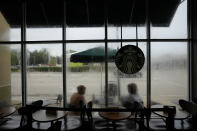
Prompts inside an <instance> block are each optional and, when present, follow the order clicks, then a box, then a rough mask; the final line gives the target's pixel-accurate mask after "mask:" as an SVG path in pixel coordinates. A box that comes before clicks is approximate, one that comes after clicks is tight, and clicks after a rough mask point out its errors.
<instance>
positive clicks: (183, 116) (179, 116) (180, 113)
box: [151, 105, 189, 120]
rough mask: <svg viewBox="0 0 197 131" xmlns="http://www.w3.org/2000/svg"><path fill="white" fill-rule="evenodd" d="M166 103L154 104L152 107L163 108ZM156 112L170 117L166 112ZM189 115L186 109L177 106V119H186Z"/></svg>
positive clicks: (175, 117)
mask: <svg viewBox="0 0 197 131" xmlns="http://www.w3.org/2000/svg"><path fill="white" fill-rule="evenodd" d="M163 106H164V105H152V106H151V108H163ZM156 114H158V115H160V116H163V117H168V114H166V113H164V112H161V111H160V112H156ZM188 117H189V114H188V113H187V112H185V111H183V110H182V109H181V108H177V107H176V113H175V116H174V119H175V120H184V119H186V118H188Z"/></svg>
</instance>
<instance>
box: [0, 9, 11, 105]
mask: <svg viewBox="0 0 197 131" xmlns="http://www.w3.org/2000/svg"><path fill="white" fill-rule="evenodd" d="M9 33H10V26H9V24H8V23H7V21H6V20H5V18H4V16H3V15H2V14H1V12H0V41H9V36H10V35H9ZM10 60H11V59H10V50H9V45H0V102H7V103H8V104H10V103H11V71H10V66H11V61H10Z"/></svg>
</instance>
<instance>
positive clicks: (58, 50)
mask: <svg viewBox="0 0 197 131" xmlns="http://www.w3.org/2000/svg"><path fill="white" fill-rule="evenodd" d="M26 57H27V59H26V62H27V101H28V102H32V101H35V100H48V101H49V102H50V103H51V105H50V106H58V107H62V106H63V84H62V83H63V82H62V77H63V76H62V44H28V45H27V49H26Z"/></svg>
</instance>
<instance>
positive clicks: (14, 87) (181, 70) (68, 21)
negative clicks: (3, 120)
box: [0, 0, 190, 107]
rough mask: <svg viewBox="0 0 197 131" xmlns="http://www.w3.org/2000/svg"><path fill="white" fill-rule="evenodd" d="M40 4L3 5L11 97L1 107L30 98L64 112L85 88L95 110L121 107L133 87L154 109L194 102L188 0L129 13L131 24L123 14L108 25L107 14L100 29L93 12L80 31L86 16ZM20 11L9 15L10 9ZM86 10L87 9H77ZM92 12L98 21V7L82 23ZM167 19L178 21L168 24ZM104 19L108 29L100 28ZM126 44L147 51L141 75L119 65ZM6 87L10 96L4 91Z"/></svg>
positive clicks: (0, 25)
mask: <svg viewBox="0 0 197 131" xmlns="http://www.w3.org/2000/svg"><path fill="white" fill-rule="evenodd" d="M38 1H39V0H35V1H27V2H25V3H23V6H21V4H22V3H20V2H19V3H17V2H16V3H15V4H16V5H15V4H14V5H11V4H10V3H9V2H8V3H2V4H1V2H0V50H3V51H4V52H2V51H0V70H2V71H6V70H7V72H5V73H4V74H2V73H1V74H0V90H3V91H4V92H7V93H8V94H9V95H8V96H9V98H7V96H4V97H2V98H1V97H0V101H3V100H8V101H12V103H14V104H18V103H21V101H22V97H23V98H24V99H26V101H27V102H31V101H35V100H40V99H42V100H49V101H50V102H51V103H52V104H51V106H60V107H63V106H67V104H69V103H70V97H71V95H72V94H73V93H74V92H76V91H77V86H78V85H84V86H85V87H86V94H85V99H86V101H90V100H93V101H94V103H95V104H94V106H95V107H102V106H105V105H119V104H121V98H122V97H124V96H125V95H127V94H128V91H127V85H128V84H129V83H132V82H134V83H136V84H137V86H138V92H139V94H140V95H141V96H142V99H143V101H144V105H145V106H148V107H149V106H151V104H167V105H177V104H178V103H177V101H178V99H188V95H189V92H188V90H189V88H190V87H189V86H188V85H189V79H188V78H189V75H188V74H189V70H188V67H189V63H190V62H189V57H188V56H189V53H190V52H188V47H189V39H188V31H187V30H188V28H189V27H188V18H187V17H188V16H187V14H188V12H187V6H188V4H187V3H188V2H187V0H184V1H182V2H181V1H180V2H178V4H176V5H175V3H171V4H174V5H172V7H169V10H168V7H165V6H166V5H165V4H161V5H160V6H158V7H157V6H152V5H151V6H150V7H151V9H150V8H149V11H150V12H149V13H147V12H146V11H147V10H146V9H144V8H145V7H147V6H145V3H144V5H143V6H139V7H138V8H134V9H133V10H134V13H136V12H138V11H139V14H140V15H138V17H137V15H135V14H132V12H129V13H128V12H127V13H128V14H130V16H131V17H132V19H129V18H128V20H127V21H126V24H125V23H124V22H123V23H119V24H117V21H118V20H117V21H116V19H112V18H113V17H114V18H116V15H112V17H109V18H108V19H109V21H108V22H109V23H105V24H104V21H105V20H104V15H103V16H102V17H98V23H97V24H98V25H97V24H92V23H93V22H95V21H96V20H97V19H91V13H90V14H88V18H86V17H84V19H83V21H82V23H81V25H80V21H77V20H78V17H77V18H74V17H76V16H78V14H77V13H76V12H73V15H71V14H72V13H71V12H69V11H66V12H64V11H65V10H66V7H67V6H66V5H65V6H63V5H64V4H65V3H62V1H61V2H59V3H58V2H55V1H50V2H48V3H47V1H39V2H38ZM66 2H67V1H66ZM163 2H164V1H163ZM164 3H165V2H164ZM69 4H72V3H71V1H69V2H68V3H67V5H69ZM150 4H151V3H150ZM19 5H20V6H19ZM51 5H53V6H51ZM13 6H15V8H14V9H13V10H12V11H10V12H9V13H7V14H6V12H7V8H8V7H9V8H12V7H13ZM78 7H80V5H79V4H78V5H76V6H75V7H73V8H78ZM99 7H100V6H99ZM53 8H57V10H53ZM83 8H84V7H83ZM154 8H156V9H158V10H162V9H165V11H163V12H162V11H161V12H160V13H161V16H162V18H161V19H159V18H157V17H159V16H157V14H159V13H157V14H154ZM172 8H174V10H172ZM67 9H70V6H69V7H68V8H67ZM170 10H171V11H170ZM86 11H87V12H88V11H89V12H91V11H92V14H94V15H95V16H97V12H96V10H95V9H91V10H88V9H86V10H85V13H84V12H80V13H81V16H80V18H81V17H83V15H84V16H85V14H87V12H86ZM130 11H132V7H131V9H130ZM12 12H16V13H17V14H18V15H16V16H17V17H18V19H17V21H16V22H15V24H13V23H14V22H13V20H14V18H15V17H16V16H13V17H12V19H9V15H11V14H12ZM67 13H69V14H67ZM103 13H104V12H103ZM111 13H113V12H112V10H110V11H109V15H110V14H111ZM168 13H169V15H166V14H168ZM13 14H14V13H13ZM25 14H26V15H25ZM40 14H42V15H40ZM24 15H25V16H24ZM146 15H150V17H147V16H146ZM99 16H100V15H99ZM69 17H70V18H69ZM167 17H170V19H167V20H166V19H165V18H167ZM101 18H102V21H103V23H102V22H100V23H99V20H100V19H101ZM148 18H150V19H148ZM75 19H76V20H75ZM123 20H124V19H123ZM100 21H101V20H100ZM106 21H107V20H106ZM113 21H114V22H116V24H113V23H112V22H113ZM72 22H73V23H72ZM110 22H111V23H110ZM128 22H131V23H128ZM149 22H150V23H149ZM165 22H166V23H165ZM72 24H73V25H72ZM91 24H92V25H91ZM149 24H150V25H149ZM21 25H22V26H21ZM125 45H137V46H138V47H139V48H140V49H141V50H142V51H143V53H144V56H145V64H144V67H143V68H142V69H141V70H140V71H139V72H138V73H136V74H132V75H128V74H124V73H122V72H120V71H119V70H118V69H117V67H116V66H115V63H114V56H115V54H116V52H117V50H118V49H120V48H121V46H125ZM105 53H108V54H105ZM4 54H5V55H4ZM84 56H85V58H84ZM3 58H6V59H3ZM6 60H9V61H6ZM21 66H22V67H21ZM8 67H9V68H8ZM5 74H7V76H6V75H5ZM6 82H7V83H6ZM6 84H7V86H9V88H6V89H8V90H4V89H3V86H5V85H6ZM22 92H23V93H22ZM107 93H108V94H107ZM58 97H61V98H62V103H61V104H59V105H57V104H56V103H57V98H58ZM23 102H25V101H23ZM23 104H24V105H25V104H26V103H23Z"/></svg>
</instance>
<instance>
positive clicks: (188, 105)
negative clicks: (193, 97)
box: [179, 99, 197, 130]
mask: <svg viewBox="0 0 197 131" xmlns="http://www.w3.org/2000/svg"><path fill="white" fill-rule="evenodd" d="M179 105H180V106H181V108H182V109H183V110H185V111H186V112H188V113H189V114H191V115H192V118H191V124H192V129H194V130H195V129H197V125H196V121H197V104H195V103H193V102H189V101H186V100H183V99H180V100H179ZM189 120H190V119H189Z"/></svg>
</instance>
